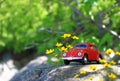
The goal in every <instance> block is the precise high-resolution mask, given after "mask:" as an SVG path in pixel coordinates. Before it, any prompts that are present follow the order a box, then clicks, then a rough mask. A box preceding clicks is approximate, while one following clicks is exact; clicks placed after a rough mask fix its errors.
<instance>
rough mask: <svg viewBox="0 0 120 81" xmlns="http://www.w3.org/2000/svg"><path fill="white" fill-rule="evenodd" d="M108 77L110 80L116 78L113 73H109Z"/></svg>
mask: <svg viewBox="0 0 120 81" xmlns="http://www.w3.org/2000/svg"><path fill="white" fill-rule="evenodd" d="M108 77H109V78H111V79H115V78H117V76H116V75H115V74H113V73H110V74H109V75H108Z"/></svg>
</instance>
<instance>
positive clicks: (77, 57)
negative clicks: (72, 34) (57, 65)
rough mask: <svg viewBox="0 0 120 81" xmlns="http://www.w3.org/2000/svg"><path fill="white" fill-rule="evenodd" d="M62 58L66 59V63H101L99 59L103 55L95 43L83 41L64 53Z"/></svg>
mask: <svg viewBox="0 0 120 81" xmlns="http://www.w3.org/2000/svg"><path fill="white" fill-rule="evenodd" d="M62 59H63V60H64V64H65V65H69V63H70V62H71V61H77V62H81V63H82V64H86V63H88V62H91V61H96V62H97V63H99V60H100V59H102V55H101V53H100V52H99V51H98V50H97V48H96V46H95V45H94V44H91V43H81V44H77V45H75V46H74V47H73V48H72V49H70V50H69V51H68V52H66V53H64V54H63V56H62Z"/></svg>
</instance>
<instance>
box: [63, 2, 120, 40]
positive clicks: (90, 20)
mask: <svg viewBox="0 0 120 81" xmlns="http://www.w3.org/2000/svg"><path fill="white" fill-rule="evenodd" d="M62 1H63V2H64V4H65V5H67V6H68V7H69V8H71V9H72V10H73V11H74V12H76V13H77V14H78V15H79V16H81V17H83V18H84V19H86V21H88V22H92V23H94V24H95V25H96V26H99V28H101V29H103V30H105V31H107V32H109V33H110V34H111V35H113V36H114V37H116V38H118V39H119V40H120V35H118V34H117V33H116V32H115V31H112V30H110V29H108V28H107V27H106V26H105V25H103V24H102V23H100V24H98V23H99V22H98V23H97V22H95V21H93V20H92V19H90V18H88V17H86V16H85V15H84V14H83V13H82V12H80V11H79V10H78V9H76V8H75V7H73V6H71V5H70V4H69V3H66V2H65V0H62ZM116 6H119V5H115V6H112V7H111V8H110V9H108V10H107V11H106V12H104V13H101V14H100V16H101V17H103V15H104V14H106V13H108V11H109V10H111V9H112V8H114V7H116ZM101 21H102V20H101Z"/></svg>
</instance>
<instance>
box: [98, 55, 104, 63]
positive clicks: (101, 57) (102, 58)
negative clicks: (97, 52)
mask: <svg viewBox="0 0 120 81" xmlns="http://www.w3.org/2000/svg"><path fill="white" fill-rule="evenodd" d="M100 59H103V58H102V57H101V56H99V58H98V61H97V64H100Z"/></svg>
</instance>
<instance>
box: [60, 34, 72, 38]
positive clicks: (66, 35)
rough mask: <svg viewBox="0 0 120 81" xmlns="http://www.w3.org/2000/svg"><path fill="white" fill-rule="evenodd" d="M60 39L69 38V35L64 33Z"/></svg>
mask: <svg viewBox="0 0 120 81" xmlns="http://www.w3.org/2000/svg"><path fill="white" fill-rule="evenodd" d="M62 37H63V38H69V37H71V34H68V33H65V34H64V35H63V36H62Z"/></svg>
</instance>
